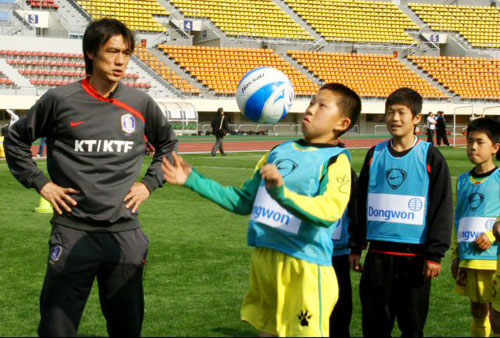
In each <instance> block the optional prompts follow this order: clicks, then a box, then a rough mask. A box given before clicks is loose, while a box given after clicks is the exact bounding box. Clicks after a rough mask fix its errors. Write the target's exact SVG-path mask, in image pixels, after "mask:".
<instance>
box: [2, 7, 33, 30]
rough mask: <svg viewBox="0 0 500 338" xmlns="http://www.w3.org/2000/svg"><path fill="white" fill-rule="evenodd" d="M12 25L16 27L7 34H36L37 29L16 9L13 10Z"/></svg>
mask: <svg viewBox="0 0 500 338" xmlns="http://www.w3.org/2000/svg"><path fill="white" fill-rule="evenodd" d="M11 20H12V23H11V25H12V27H14V29H13V31H11V32H8V34H7V35H10V36H15V35H23V36H36V29H35V28H33V27H32V26H31V25H30V24H29V23H28V22H26V20H24V18H23V17H22V16H21V15H19V13H18V12H17V11H15V10H13V11H12V16H11Z"/></svg>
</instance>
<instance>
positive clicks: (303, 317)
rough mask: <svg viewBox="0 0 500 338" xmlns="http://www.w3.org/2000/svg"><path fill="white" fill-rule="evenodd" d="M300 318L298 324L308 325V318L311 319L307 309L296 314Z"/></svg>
mask: <svg viewBox="0 0 500 338" xmlns="http://www.w3.org/2000/svg"><path fill="white" fill-rule="evenodd" d="M297 317H299V320H300V325H302V326H309V319H311V317H312V315H310V314H309V311H307V310H306V311H305V312H304V311H300V314H298V315H297Z"/></svg>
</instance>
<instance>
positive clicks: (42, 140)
mask: <svg viewBox="0 0 500 338" xmlns="http://www.w3.org/2000/svg"><path fill="white" fill-rule="evenodd" d="M44 150H45V137H42V138H41V139H40V147H39V148H38V154H37V156H36V157H43V152H44Z"/></svg>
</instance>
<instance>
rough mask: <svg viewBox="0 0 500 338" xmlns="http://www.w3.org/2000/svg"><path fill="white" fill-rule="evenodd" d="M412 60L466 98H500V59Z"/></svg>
mask: <svg viewBox="0 0 500 338" xmlns="http://www.w3.org/2000/svg"><path fill="white" fill-rule="evenodd" d="M408 59H409V60H410V61H412V62H413V63H414V64H415V65H417V66H418V67H419V68H421V69H422V70H424V71H426V72H427V73H428V74H429V75H431V76H432V77H433V78H434V79H436V80H437V81H438V82H439V83H441V84H442V85H443V86H444V87H445V88H447V89H449V90H450V91H452V92H454V93H455V94H456V95H458V96H459V97H461V98H463V99H483V100H499V99H500V82H499V81H498V79H500V60H499V59H489V58H471V57H450V56H439V57H438V56H434V57H431V56H410V57H408Z"/></svg>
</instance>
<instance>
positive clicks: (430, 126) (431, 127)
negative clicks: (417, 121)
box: [427, 112, 436, 144]
mask: <svg viewBox="0 0 500 338" xmlns="http://www.w3.org/2000/svg"><path fill="white" fill-rule="evenodd" d="M434 116H435V114H434V113H432V112H430V113H429V116H428V117H427V142H430V143H432V144H434V131H435V130H436V120H435V119H434Z"/></svg>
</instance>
